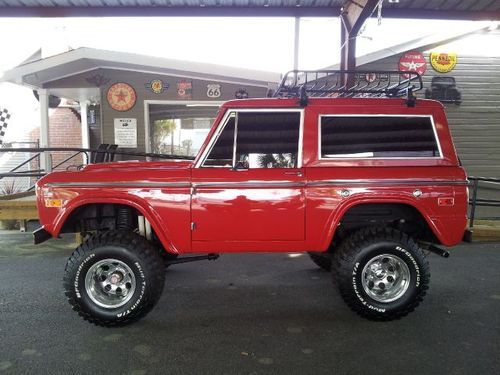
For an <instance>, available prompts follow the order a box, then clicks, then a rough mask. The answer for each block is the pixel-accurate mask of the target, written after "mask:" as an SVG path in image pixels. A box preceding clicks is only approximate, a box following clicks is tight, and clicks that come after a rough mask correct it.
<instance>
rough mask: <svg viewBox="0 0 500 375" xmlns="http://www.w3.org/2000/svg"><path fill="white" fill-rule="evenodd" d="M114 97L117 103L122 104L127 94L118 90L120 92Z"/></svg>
mask: <svg viewBox="0 0 500 375" xmlns="http://www.w3.org/2000/svg"><path fill="white" fill-rule="evenodd" d="M116 97H117V99H118V101H119V102H124V101H125V98H126V97H127V93H126V92H124V91H123V90H120V92H118V93H117V94H116Z"/></svg>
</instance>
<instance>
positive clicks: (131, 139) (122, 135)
mask: <svg viewBox="0 0 500 375" xmlns="http://www.w3.org/2000/svg"><path fill="white" fill-rule="evenodd" d="M114 125H115V144H117V145H118V147H123V148H137V119H136V118H115V120H114Z"/></svg>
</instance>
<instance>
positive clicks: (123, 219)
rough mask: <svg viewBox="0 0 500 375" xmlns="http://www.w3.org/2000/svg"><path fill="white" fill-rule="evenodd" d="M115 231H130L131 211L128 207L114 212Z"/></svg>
mask: <svg viewBox="0 0 500 375" xmlns="http://www.w3.org/2000/svg"><path fill="white" fill-rule="evenodd" d="M116 229H132V211H131V210H130V208H129V207H119V208H118V209H117V210H116Z"/></svg>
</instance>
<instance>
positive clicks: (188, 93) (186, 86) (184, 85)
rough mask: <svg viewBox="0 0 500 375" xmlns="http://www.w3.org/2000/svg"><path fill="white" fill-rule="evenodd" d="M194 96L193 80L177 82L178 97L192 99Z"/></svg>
mask: <svg viewBox="0 0 500 375" xmlns="http://www.w3.org/2000/svg"><path fill="white" fill-rule="evenodd" d="M192 96H193V83H192V82H191V81H185V80H183V81H180V82H177V97H178V98H180V99H191V98H192Z"/></svg>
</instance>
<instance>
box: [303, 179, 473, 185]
mask: <svg viewBox="0 0 500 375" xmlns="http://www.w3.org/2000/svg"><path fill="white" fill-rule="evenodd" d="M468 184H469V181H456V180H438V181H433V180H323V181H310V182H307V186H346V185H358V186H359V185H383V186H387V185H410V186H415V185H446V186H448V185H468Z"/></svg>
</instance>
